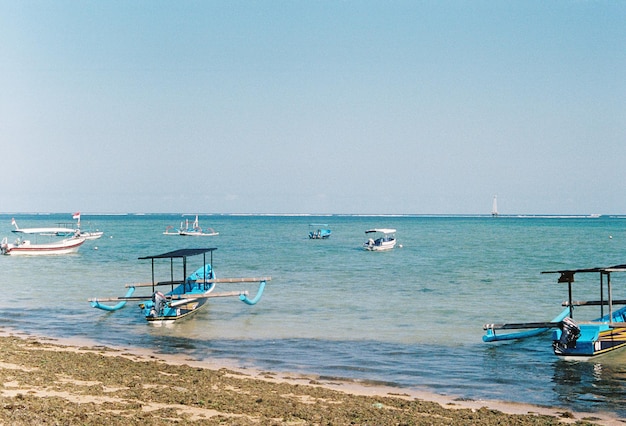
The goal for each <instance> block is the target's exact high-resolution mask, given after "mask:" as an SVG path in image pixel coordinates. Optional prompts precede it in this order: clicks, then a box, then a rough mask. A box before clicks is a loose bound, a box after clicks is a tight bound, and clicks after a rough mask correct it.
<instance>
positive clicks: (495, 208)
mask: <svg viewBox="0 0 626 426" xmlns="http://www.w3.org/2000/svg"><path fill="white" fill-rule="evenodd" d="M499 215H500V213H498V196H497V195H494V196H493V205H492V206H491V216H493V217H498V216H499Z"/></svg>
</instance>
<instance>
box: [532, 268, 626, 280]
mask: <svg viewBox="0 0 626 426" xmlns="http://www.w3.org/2000/svg"><path fill="white" fill-rule="evenodd" d="M579 272H580V273H585V272H596V273H597V272H600V273H602V272H626V264H622V265H615V266H608V267H599V268H583V269H563V270H559V271H543V272H542V274H561V276H560V277H559V280H558V282H568V281H569V282H573V281H574V274H576V273H579Z"/></svg>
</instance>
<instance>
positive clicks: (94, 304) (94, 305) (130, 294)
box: [89, 287, 135, 311]
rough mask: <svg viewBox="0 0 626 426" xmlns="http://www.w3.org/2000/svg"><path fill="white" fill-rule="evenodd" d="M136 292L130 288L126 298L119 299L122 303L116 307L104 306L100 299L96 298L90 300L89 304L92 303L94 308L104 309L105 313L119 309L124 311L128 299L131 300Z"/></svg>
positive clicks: (133, 288)
mask: <svg viewBox="0 0 626 426" xmlns="http://www.w3.org/2000/svg"><path fill="white" fill-rule="evenodd" d="M134 291H135V287H130V288H129V289H128V291H127V292H126V294H125V295H124V297H122V298H119V299H118V300H121V301H120V302H119V303H118V304H117V305H114V306H108V305H103V304H102V303H100V302H99V301H98V299H95V298H94V299H91V300H89V302H90V303H91V307H92V308H98V309H102V310H103V311H117V310H119V309H122V308H123V307H124V306H126V302H127V301H128V299H130V298H131V296H132V295H133V292H134Z"/></svg>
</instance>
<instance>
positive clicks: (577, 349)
mask: <svg viewBox="0 0 626 426" xmlns="http://www.w3.org/2000/svg"><path fill="white" fill-rule="evenodd" d="M615 272H626V264H624V265H617V266H611V267H605V268H589V269H569V270H559V271H546V272H542V273H543V274H559V278H558V282H559V283H567V286H568V300H566V301H565V302H563V303H562V305H563V306H565V309H564V310H563V312H561V314H559V315H558V316H557V317H555V318H554V319H553V320H552V321H549V322H528V323H504V324H485V325H484V326H483V329H484V330H486V332H485V335H484V336H483V340H484V341H485V342H495V341H501V340H514V339H523V338H527V337H532V336H537V335H539V334H541V333H544V332H546V331H548V330H553V331H552V348H553V351H554V353H555V355H557V356H560V357H567V358H577V359H585V358H591V357H594V356H597V355H601V354H604V353H607V352H610V351H613V350H616V349H620V348H623V347H626V300H624V299H614V297H613V285H612V283H611V274H612V273H615ZM582 273H597V274H600V298H599V300H587V301H574V300H573V298H572V283H574V276H575V274H582ZM605 283H606V293H605ZM583 306H599V307H600V316H599V317H597V318H596V319H594V320H591V321H579V322H577V321H575V320H574V311H575V310H578V308H579V307H583ZM620 306H621V307H620ZM496 330H518V331H514V332H505V333H502V334H500V333H497V332H496ZM519 330H524V331H519Z"/></svg>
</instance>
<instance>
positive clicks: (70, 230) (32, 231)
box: [11, 228, 76, 234]
mask: <svg viewBox="0 0 626 426" xmlns="http://www.w3.org/2000/svg"><path fill="white" fill-rule="evenodd" d="M11 232H14V233H16V234H57V233H67V234H71V233H73V232H76V229H74V228H19V229H12V230H11Z"/></svg>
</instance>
